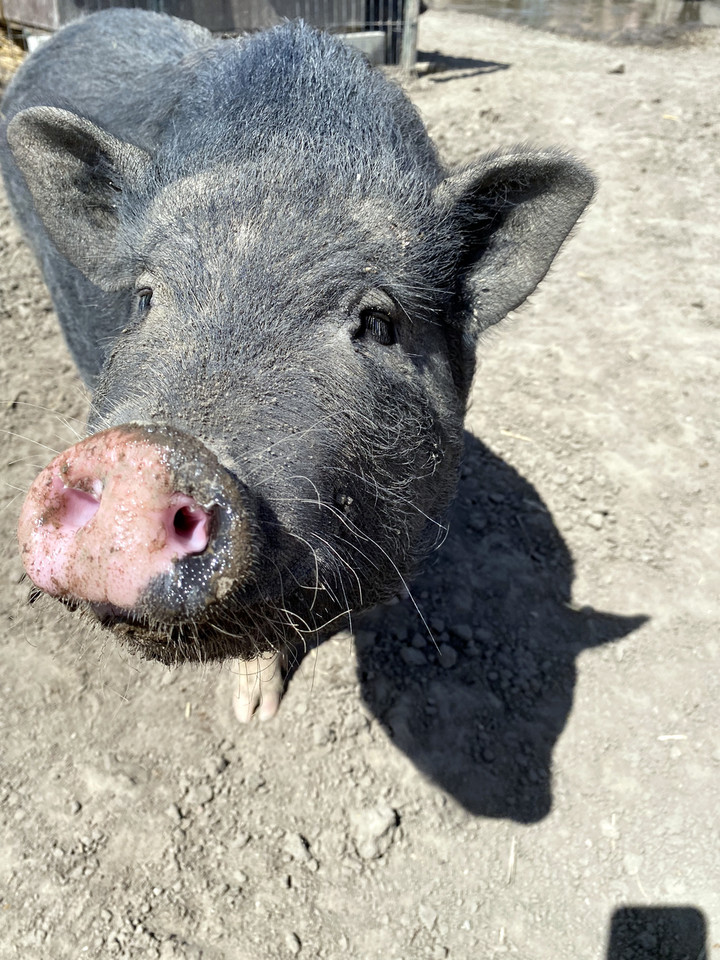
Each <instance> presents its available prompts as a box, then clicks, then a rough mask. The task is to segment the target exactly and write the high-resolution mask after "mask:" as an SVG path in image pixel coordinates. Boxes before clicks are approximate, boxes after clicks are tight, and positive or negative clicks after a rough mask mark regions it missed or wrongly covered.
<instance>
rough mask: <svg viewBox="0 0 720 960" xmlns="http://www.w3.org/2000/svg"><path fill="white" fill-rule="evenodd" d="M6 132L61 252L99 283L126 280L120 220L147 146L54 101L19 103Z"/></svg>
mask: <svg viewBox="0 0 720 960" xmlns="http://www.w3.org/2000/svg"><path fill="white" fill-rule="evenodd" d="M7 139H8V143H9V144H10V148H11V149H12V152H13V154H14V156H15V160H16V162H17V165H18V167H19V168H20V171H21V173H22V175H23V176H24V178H25V181H26V183H27V185H28V187H29V189H30V193H31V194H32V198H33V201H34V203H35V209H36V210H37V212H38V215H39V216H40V219H41V220H42V222H43V224H44V225H45V228H46V230H47V232H48V234H49V235H50V238H51V239H52V241H53V243H54V244H55V246H56V247H57V248H58V250H59V251H60V253H62V254H63V255H64V256H65V257H67V259H68V260H69V261H70V262H71V263H72V264H74V266H76V267H77V268H78V269H79V270H80V271H81V272H82V273H84V274H85V276H86V277H87V278H88V279H89V280H91V281H92V282H93V283H96V284H97V285H98V286H99V287H102V288H103V289H104V290H118V289H121V288H122V287H125V286H127V285H128V284H129V283H131V282H132V281H133V279H134V277H133V276H132V263H131V261H130V257H129V256H128V255H127V253H126V251H124V249H123V247H124V245H123V242H122V231H121V225H122V218H123V214H124V213H125V214H127V211H128V208H129V207H130V206H131V203H132V198H133V197H134V196H136V194H137V191H138V188H139V187H140V186H141V183H142V181H143V179H144V178H145V176H146V174H147V171H148V167H149V164H150V157H149V156H148V154H147V153H145V152H144V151H143V150H141V149H139V148H138V147H135V146H133V145H132V144H129V143H124V142H123V141H121V140H118V139H116V138H115V137H113V136H111V135H110V134H109V133H106V132H105V131H104V130H101V129H100V128H99V127H97V126H95V124H94V123H91V122H90V121H89V120H85V119H84V118H82V117H79V116H77V115H76V114H74V113H70V112H69V111H67V110H57V109H55V108H53V107H31V108H29V109H27V110H22V111H21V112H20V113H18V114H17V115H16V116H15V117H13V119H12V120H11V121H10V123H9V124H8V128H7Z"/></svg>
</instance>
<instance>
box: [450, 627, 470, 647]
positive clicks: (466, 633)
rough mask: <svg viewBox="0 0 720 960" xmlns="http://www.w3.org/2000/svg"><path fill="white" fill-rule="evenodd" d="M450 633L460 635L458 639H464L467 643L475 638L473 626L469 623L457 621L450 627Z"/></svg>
mask: <svg viewBox="0 0 720 960" xmlns="http://www.w3.org/2000/svg"><path fill="white" fill-rule="evenodd" d="M450 633H452V634H453V635H454V636H456V637H458V639H460V640H464V641H465V643H469V642H470V641H471V640H472V638H473V628H472V627H471V626H470V624H469V623H456V624H455V625H454V626H452V627H450Z"/></svg>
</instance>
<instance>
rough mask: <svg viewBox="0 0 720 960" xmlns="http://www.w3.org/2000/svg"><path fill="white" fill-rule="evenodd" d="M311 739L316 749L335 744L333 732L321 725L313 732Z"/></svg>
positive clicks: (326, 726)
mask: <svg viewBox="0 0 720 960" xmlns="http://www.w3.org/2000/svg"><path fill="white" fill-rule="evenodd" d="M312 738H313V743H314V744H315V746H316V747H324V746H326V745H327V744H328V743H334V742H335V731H334V730H333V728H332V727H331V726H328V725H325V724H321V725H320V726H318V727H315V729H314V730H313V735H312Z"/></svg>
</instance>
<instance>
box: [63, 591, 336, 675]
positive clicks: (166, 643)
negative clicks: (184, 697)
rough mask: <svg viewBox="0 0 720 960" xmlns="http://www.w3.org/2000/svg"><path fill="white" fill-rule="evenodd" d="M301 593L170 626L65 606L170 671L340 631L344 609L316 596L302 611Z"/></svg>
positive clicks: (215, 609)
mask: <svg viewBox="0 0 720 960" xmlns="http://www.w3.org/2000/svg"><path fill="white" fill-rule="evenodd" d="M305 593H306V591H303V592H301V593H300V594H299V595H298V596H297V597H295V598H293V597H288V596H287V595H285V596H284V598H282V600H281V599H280V598H279V599H278V601H277V602H273V601H270V600H259V599H256V600H255V602H253V603H240V602H238V600H237V598H231V600H230V602H228V603H226V604H222V603H219V604H214V605H213V606H212V607H210V608H209V609H208V611H207V614H206V617H205V618H202V619H199V620H197V619H193V620H191V621H187V622H177V621H175V622H172V623H169V622H166V623H163V622H161V621H158V620H157V619H154V618H151V617H148V616H144V615H143V614H142V613H141V612H135V611H128V610H122V609H120V608H118V607H115V606H113V605H112V604H107V603H103V604H88V603H82V604H77V603H73V602H68V601H65V603H66V605H68V606H71V607H73V608H75V609H78V610H79V611H80V612H81V613H82V615H83V616H85V617H89V618H91V619H92V620H93V621H94V623H95V624H96V625H97V624H99V625H100V627H101V628H102V629H103V630H105V631H107V632H108V633H110V634H112V635H113V637H114V638H116V639H117V640H118V641H120V642H121V643H123V644H124V645H125V646H126V647H128V648H129V649H130V650H131V652H132V653H134V654H135V655H137V656H139V657H141V658H142V659H145V660H157V661H159V662H160V663H164V664H166V665H168V666H173V665H176V664H180V663H209V662H212V661H222V660H228V659H230V658H236V659H239V660H251V659H253V658H254V657H257V656H259V655H260V654H264V653H271V652H277V651H279V650H285V649H287V648H288V647H296V646H298V645H300V646H303V645H309V644H311V643H312V641H313V640H314V639H315V638H317V637H318V636H319V635H320V636H322V635H327V634H329V633H331V632H334V631H336V630H339V629H341V628H342V627H343V626H344V625H345V623H346V620H347V613H346V610H345V609H342V610H339V609H337V608H336V606H335V604H334V603H332V602H331V601H330V600H329V599H327V598H324V597H322V594H321V595H320V596H319V597H318V596H315V598H314V602H313V603H312V605H311V606H308V598H307V597H306V596H305ZM293 601H294V602H293Z"/></svg>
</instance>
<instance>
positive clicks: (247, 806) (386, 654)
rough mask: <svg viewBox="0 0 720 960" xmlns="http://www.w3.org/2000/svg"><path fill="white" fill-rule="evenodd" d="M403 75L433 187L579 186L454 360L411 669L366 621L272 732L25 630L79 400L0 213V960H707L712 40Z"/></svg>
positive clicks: (713, 934)
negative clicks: (458, 477)
mask: <svg viewBox="0 0 720 960" xmlns="http://www.w3.org/2000/svg"><path fill="white" fill-rule="evenodd" d="M420 47H421V50H422V51H424V52H425V53H426V54H428V55H432V66H431V70H430V72H427V73H426V74H424V75H423V76H421V77H420V78H418V79H416V80H414V81H412V82H410V83H409V84H408V89H409V92H410V95H411V96H412V98H413V100H414V101H415V102H416V103H417V105H418V107H419V108H420V110H421V111H422V114H423V116H424V117H425V119H426V120H427V123H428V125H429V127H430V130H431V132H432V134H433V135H434V136H435V138H436V139H437V141H438V143H439V145H440V148H441V150H442V153H443V155H444V156H445V157H446V159H447V160H448V162H451V163H461V162H463V161H467V160H469V159H471V158H472V157H474V156H476V155H478V154H479V153H481V152H484V151H487V150H491V149H493V148H496V147H500V146H505V145H509V144H513V143H516V142H519V141H530V142H532V143H537V144H540V145H546V144H560V145H563V146H565V147H567V148H568V149H570V150H571V151H573V152H575V153H576V154H577V155H579V156H581V157H582V158H584V159H585V160H586V161H587V162H588V163H589V164H590V165H591V166H592V168H593V169H594V170H595V171H596V172H597V174H598V176H599V179H600V190H599V194H598V197H597V200H596V202H595V203H594V205H593V206H592V208H591V209H590V210H589V212H588V213H587V215H586V216H585V217H584V219H583V221H582V223H581V224H580V226H579V227H578V229H577V230H576V232H575V236H574V237H573V238H572V239H571V241H570V242H569V243H568V245H567V247H566V248H565V249H564V250H563V251H562V253H561V255H560V256H559V258H558V260H557V262H556V265H555V267H554V268H553V270H552V272H551V275H550V276H549V277H548V279H547V280H546V282H545V283H544V284H543V286H542V287H541V289H540V290H539V291H538V292H537V294H536V295H535V296H534V297H533V298H532V300H531V302H530V303H528V304H527V305H526V306H524V307H523V308H522V309H521V310H520V311H518V313H517V314H516V315H515V316H514V317H512V318H510V319H509V320H507V321H506V322H505V323H504V325H503V326H502V328H501V329H499V330H498V331H497V332H494V333H492V334H491V335H489V336H487V338H486V339H485V342H484V343H483V344H482V345H481V348H480V350H481V354H482V364H481V368H480V371H479V374H478V376H477V380H476V384H475V388H474V394H473V403H472V408H471V410H470V414H469V417H468V421H467V428H468V431H469V436H468V451H467V458H466V465H465V467H464V470H463V479H462V483H461V488H460V493H459V497H458V501H457V504H456V507H455V509H454V511H453V517H452V527H451V533H450V536H449V538H448V540H447V541H446V543H445V545H444V546H443V547H442V549H441V550H440V551H439V552H438V553H437V554H435V555H434V556H433V558H432V559H431V562H430V563H429V564H428V565H427V568H426V570H425V572H424V573H423V575H422V576H421V577H420V579H419V581H418V582H417V583H416V585H415V588H414V596H415V599H416V601H417V603H418V605H419V607H420V608H421V610H422V612H423V614H424V617H425V619H426V621H427V623H428V624H429V627H430V631H431V633H432V635H433V638H434V640H435V643H434V642H433V638H431V637H430V636H429V635H428V633H427V631H426V630H425V629H424V628H423V627H422V624H421V623H420V621H419V620H418V618H417V616H416V615H415V614H414V612H413V608H412V605H411V604H410V603H401V604H399V605H397V606H395V607H391V608H387V609H385V610H382V611H378V612H377V613H376V614H374V615H373V616H371V617H370V618H369V619H368V620H367V622H366V623H364V624H362V626H361V627H360V628H359V629H358V630H357V635H356V637H355V642H353V641H352V639H351V638H350V637H349V636H348V635H343V636H338V637H336V638H334V639H333V640H331V641H329V642H328V643H326V644H325V645H324V646H322V647H321V648H320V649H319V650H318V651H316V652H315V653H313V654H312V655H310V656H309V657H308V658H307V659H306V661H305V662H304V664H303V666H302V668H301V669H300V671H299V672H298V673H297V675H296V676H295V677H294V678H293V680H292V682H291V684H290V688H289V690H288V693H287V695H286V698H285V701H284V703H283V706H282V709H281V712H280V715H279V717H278V718H277V720H275V721H272V722H270V723H267V724H264V725H260V724H258V723H252V724H250V725H249V726H247V727H246V728H241V727H239V726H237V725H236V724H235V723H234V722H233V720H232V717H231V711H230V695H231V691H232V686H233V676H232V671H231V669H229V668H227V669H225V670H223V671H218V670H216V669H214V668H213V669H210V668H207V669H204V670H202V671H199V670H193V669H181V670H178V671H175V672H168V671H167V670H165V669H164V668H161V667H159V666H157V665H154V664H147V663H141V662H138V661H136V660H134V659H129V658H128V657H127V656H126V655H125V654H124V653H123V652H122V651H121V650H118V649H117V648H116V647H115V645H114V644H113V643H112V642H106V643H103V642H101V641H100V640H99V639H98V638H97V637H96V636H93V635H92V634H90V633H88V632H86V629H85V628H84V627H83V626H81V625H79V624H78V623H77V622H76V621H75V620H74V619H73V618H72V616H71V615H69V614H67V615H66V614H65V613H64V612H63V611H62V610H60V609H59V608H58V607H57V605H52V604H38V605H36V606H35V607H33V608H28V607H27V606H26V605H25V602H24V601H25V598H26V594H27V586H26V584H24V583H21V582H20V579H21V565H20V561H19V559H18V556H17V551H16V547H15V544H14V527H15V523H16V517H17V512H18V509H19V503H20V498H21V497H22V492H23V491H24V489H26V488H27V485H28V484H29V482H30V480H31V479H32V476H33V473H34V471H35V469H36V468H38V467H40V466H42V465H43V464H44V463H45V462H47V460H49V459H50V457H51V450H55V449H59V448H61V446H63V445H66V444H67V443H69V442H71V441H72V440H73V439H74V437H75V435H76V431H78V430H82V421H83V417H84V412H85V409H86V399H85V397H84V393H83V390H82V388H81V387H80V385H79V381H78V380H77V378H76V376H75V374H74V372H73V368H72V365H71V362H70V359H69V356H68V354H67V351H66V349H65V347H64V345H63V343H62V339H61V336H60V333H59V331H58V328H57V326H56V323H55V319H54V316H53V313H52V307H51V304H50V301H49V299H48V295H47V293H46V291H45V289H44V287H43V284H42V282H41V280H40V277H39V274H38V271H37V269H36V267H35V265H34V264H33V261H32V259H31V257H30V255H29V253H28V252H27V250H26V248H25V246H24V245H23V242H22V240H21V238H20V235H19V233H18V231H17V229H16V228H15V226H14V225H13V224H12V223H11V220H10V216H9V213H8V209H7V205H6V202H5V198H4V196H3V197H1V198H0V322H1V323H2V350H1V351H0V369H1V371H2V392H1V395H0V400H1V401H2V403H1V404H0V415H1V417H2V431H3V432H2V434H1V439H0V443H2V452H1V453H0V458H1V460H2V463H3V470H4V476H3V481H4V482H3V485H2V489H1V490H0V493H1V494H2V497H3V510H2V513H1V514H0V521H1V522H2V533H3V541H2V542H3V544H4V546H3V549H2V569H1V571H0V576H1V582H2V588H0V589H1V593H0V597H1V601H0V617H1V621H0V624H1V625H0V658H1V659H0V663H1V664H2V670H1V673H0V689H1V694H2V695H1V699H0V729H1V731H2V736H1V738H0V802H1V810H2V816H1V817H0V957H2V958H3V960H4V958H23V960H24V958H45V957H47V958H51V960H66V958H73V960H76V958H81V957H93V958H94V957H98V958H99V957H102V958H105V957H116V958H128V960H130V958H138V960H139V958H163V960H169V958H177V960H180V958H182V960H185V958H193V960H196V958H201V957H202V958H203V960H246V958H248V960H249V958H252V960H275V958H278V960H279V958H285V957H295V956H299V957H301V958H303V957H307V958H326V960H336V958H338V960H342V958H348V960H351V958H352V960H421V958H422V960H425V958H428V960H442V958H446V957H448V958H453V960H468V958H491V957H494V956H496V955H502V954H508V955H513V956H518V957H522V958H526V960H645V958H647V960H681V958H684V960H708V958H715V960H717V958H720V834H719V816H718V794H719V792H720V722H719V721H718V702H720V675H719V671H718V666H719V665H720V637H719V636H718V620H719V616H718V615H719V612H720V590H719V580H720V577H719V574H720V535H719V530H718V485H719V480H720V472H719V470H718V466H719V463H720V460H719V458H718V439H719V430H718V427H719V419H720V414H719V411H718V350H719V341H720V295H719V293H718V284H717V262H718V254H719V253H720V190H718V187H719V186H720V166H719V159H718V158H719V156H720V127H719V126H718V120H719V119H720V116H719V115H720V97H719V96H718V90H719V89H720V60H719V58H718V55H719V54H720V37H719V36H718V35H717V34H715V33H712V32H710V31H708V32H707V33H703V34H697V35H693V36H692V37H691V38H690V40H689V41H688V43H687V44H684V45H677V46H675V47H673V48H672V49H647V48H642V47H633V46H630V47H623V48H621V49H620V48H614V49H613V48H610V47H607V46H604V45H603V44H601V43H596V42H582V41H579V40H573V39H568V38H563V37H560V36H553V35H549V34H543V33H539V32H533V31H531V30H527V29H522V28H518V27H513V26H511V25H509V24H504V23H499V22H494V21H491V20H487V19H483V18H481V17H477V16H471V15H463V14H459V13H451V12H440V11H434V12H429V13H427V14H425V15H424V16H423V18H422V24H421V33H420ZM436 644H437V647H436ZM703 951H704V952H703Z"/></svg>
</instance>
